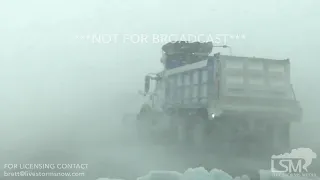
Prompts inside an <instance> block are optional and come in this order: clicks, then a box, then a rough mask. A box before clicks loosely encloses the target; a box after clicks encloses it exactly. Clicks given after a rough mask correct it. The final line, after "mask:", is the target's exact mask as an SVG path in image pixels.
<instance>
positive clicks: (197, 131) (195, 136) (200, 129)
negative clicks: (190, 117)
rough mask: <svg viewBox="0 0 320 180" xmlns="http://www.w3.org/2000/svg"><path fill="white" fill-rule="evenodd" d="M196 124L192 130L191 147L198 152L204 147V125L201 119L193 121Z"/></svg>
mask: <svg viewBox="0 0 320 180" xmlns="http://www.w3.org/2000/svg"><path fill="white" fill-rule="evenodd" d="M195 120H196V121H197V123H196V124H195V125H194V127H193V130H192V141H193V145H194V147H195V148H196V149H198V150H204V149H205V147H206V144H207V143H206V138H207V137H206V124H205V122H204V120H202V119H199V118H197V119H195Z"/></svg>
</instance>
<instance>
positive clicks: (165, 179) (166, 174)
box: [137, 171, 182, 180]
mask: <svg viewBox="0 0 320 180" xmlns="http://www.w3.org/2000/svg"><path fill="white" fill-rule="evenodd" d="M181 176H182V174H181V173H179V172H176V171H150V172H149V173H148V174H147V175H145V176H142V177H139V178H137V180H181Z"/></svg>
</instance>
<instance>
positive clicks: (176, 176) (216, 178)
mask: <svg viewBox="0 0 320 180" xmlns="http://www.w3.org/2000/svg"><path fill="white" fill-rule="evenodd" d="M259 175H260V177H255V178H251V180H254V179H260V180H275V179H276V180H287V179H290V180H293V179H294V180H311V179H312V180H320V179H319V178H310V179H308V178H305V177H285V176H284V177H272V174H271V172H270V171H266V170H260V172H259ZM97 180H120V179H109V178H99V179H97ZM137 180H250V178H249V177H248V176H247V175H243V176H242V177H235V178H233V177H232V176H231V175H229V174H228V173H226V172H224V171H221V170H218V169H212V170H211V171H207V170H205V168H203V167H198V168H189V169H188V170H187V171H185V172H184V173H179V172H176V171H151V172H149V173H148V174H147V175H145V176H142V177H139V178H137Z"/></svg>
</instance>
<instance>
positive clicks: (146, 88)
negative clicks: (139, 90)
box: [144, 76, 150, 93]
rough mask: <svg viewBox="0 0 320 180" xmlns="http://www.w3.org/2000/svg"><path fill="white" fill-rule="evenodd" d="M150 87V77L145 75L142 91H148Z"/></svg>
mask: <svg viewBox="0 0 320 180" xmlns="http://www.w3.org/2000/svg"><path fill="white" fill-rule="evenodd" d="M149 89H150V77H149V76H146V77H145V79H144V92H145V93H148V92H149Z"/></svg>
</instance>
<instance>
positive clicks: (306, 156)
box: [271, 148, 317, 177]
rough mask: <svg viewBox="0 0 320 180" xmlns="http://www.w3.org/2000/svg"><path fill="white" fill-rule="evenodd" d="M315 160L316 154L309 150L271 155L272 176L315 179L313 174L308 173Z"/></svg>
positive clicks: (300, 149)
mask: <svg viewBox="0 0 320 180" xmlns="http://www.w3.org/2000/svg"><path fill="white" fill-rule="evenodd" d="M315 158H317V154H316V153H315V152H313V151H312V150H311V149H310V148H298V149H293V150H291V153H285V154H280V155H272V156H271V172H272V175H273V176H302V177H310V176H312V177H315V176H316V174H315V173H311V172H309V171H308V167H309V166H310V165H311V163H312V160H313V159H315Z"/></svg>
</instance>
